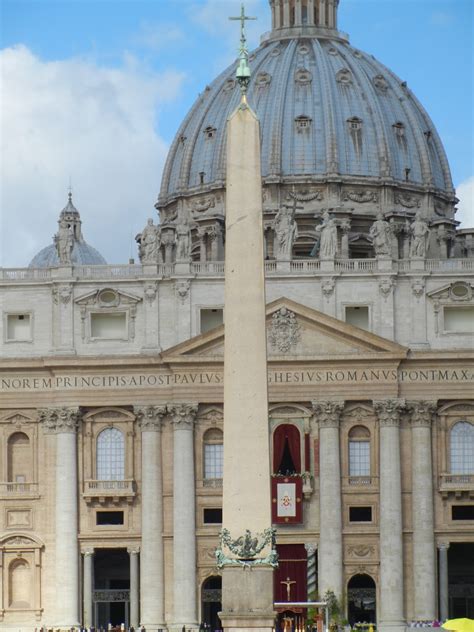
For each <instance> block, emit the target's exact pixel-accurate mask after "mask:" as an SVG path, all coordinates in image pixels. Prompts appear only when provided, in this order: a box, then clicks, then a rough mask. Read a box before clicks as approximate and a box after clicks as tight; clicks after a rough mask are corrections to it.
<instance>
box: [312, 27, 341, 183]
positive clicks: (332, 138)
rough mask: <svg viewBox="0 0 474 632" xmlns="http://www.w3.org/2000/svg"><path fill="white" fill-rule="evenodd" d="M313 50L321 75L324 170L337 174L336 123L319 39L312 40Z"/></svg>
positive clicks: (338, 167)
mask: <svg viewBox="0 0 474 632" xmlns="http://www.w3.org/2000/svg"><path fill="white" fill-rule="evenodd" d="M313 51H314V56H315V60H316V67H317V68H318V70H319V72H318V74H319V75H320V77H321V104H322V107H323V112H324V119H325V121H327V126H326V171H327V173H328V174H332V175H334V174H337V173H338V172H339V171H340V164H339V155H338V147H337V135H336V123H335V119H334V111H335V103H334V98H333V94H332V90H331V82H330V80H329V74H328V68H327V64H326V63H325V62H324V55H325V53H324V50H323V47H322V45H321V43H320V42H319V40H317V39H314V40H313Z"/></svg>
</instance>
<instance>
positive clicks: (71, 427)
mask: <svg viewBox="0 0 474 632" xmlns="http://www.w3.org/2000/svg"><path fill="white" fill-rule="evenodd" d="M80 416H81V412H80V410H79V408H68V407H67V406H61V407H58V408H40V409H38V419H39V422H40V423H41V424H42V426H43V430H44V432H45V434H59V433H66V432H67V433H75V432H77V428H78V426H79V419H80Z"/></svg>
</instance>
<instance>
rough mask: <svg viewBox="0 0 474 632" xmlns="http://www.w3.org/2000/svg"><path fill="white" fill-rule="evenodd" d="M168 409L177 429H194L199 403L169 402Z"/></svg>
mask: <svg viewBox="0 0 474 632" xmlns="http://www.w3.org/2000/svg"><path fill="white" fill-rule="evenodd" d="M167 411H168V413H169V415H170V417H171V421H172V423H173V424H174V429H175V430H177V429H178V428H189V429H192V428H193V425H194V422H195V421H196V416H197V411H198V405H197V404H194V403H184V404H168V406H167Z"/></svg>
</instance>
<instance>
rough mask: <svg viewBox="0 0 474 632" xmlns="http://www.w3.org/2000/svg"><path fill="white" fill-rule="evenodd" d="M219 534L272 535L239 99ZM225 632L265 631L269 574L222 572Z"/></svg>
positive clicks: (256, 261) (258, 205)
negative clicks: (266, 532)
mask: <svg viewBox="0 0 474 632" xmlns="http://www.w3.org/2000/svg"><path fill="white" fill-rule="evenodd" d="M224 321H225V347H224V489H223V496H224V497H223V527H224V528H226V529H228V530H229V532H230V534H231V536H232V538H233V539H237V538H239V537H240V536H242V535H244V534H245V531H246V530H247V529H248V530H250V531H251V532H252V535H254V534H258V533H263V532H264V530H265V529H268V528H269V527H271V504H270V503H271V495H270V458H269V439H268V396H267V350H266V334H265V278H264V256H263V221H262V188H261V174H260V126H259V122H258V120H257V118H256V116H255V114H254V113H253V112H252V110H251V109H250V108H249V107H248V106H247V105H246V102H245V98H243V99H242V103H241V105H240V107H239V108H238V109H237V110H236V111H235V112H234V114H232V116H231V117H230V119H229V121H228V123H227V192H226V263H225V315H224ZM222 605H223V612H222V616H221V618H222V622H223V625H224V629H226V630H232V631H233V632H236V631H238V630H242V631H243V630H254V631H256V630H259V631H260V630H261V631H262V632H263V631H264V630H265V631H266V630H270V629H271V628H272V626H273V569H272V567H271V566H269V565H265V564H264V565H261V566H254V567H253V568H252V570H251V571H250V572H249V571H248V569H247V570H244V569H242V568H241V567H235V566H224V568H223V601H222Z"/></svg>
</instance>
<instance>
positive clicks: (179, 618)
mask: <svg viewBox="0 0 474 632" xmlns="http://www.w3.org/2000/svg"><path fill="white" fill-rule="evenodd" d="M167 410H168V413H169V416H170V420H171V423H172V424H173V435H174V448H173V551H174V556H173V581H174V584H173V588H174V591H173V594H174V597H173V604H174V616H173V624H172V628H173V629H176V630H181V629H182V627H183V626H185V627H186V628H188V627H190V628H193V627H196V626H197V603H196V596H197V589H196V533H195V532H196V511H195V488H196V483H195V480H194V423H195V421H196V415H197V411H198V406H197V404H195V403H176V404H175V403H173V404H168V406H167Z"/></svg>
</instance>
